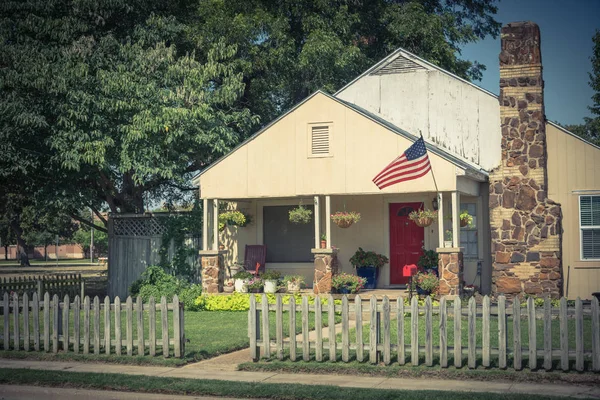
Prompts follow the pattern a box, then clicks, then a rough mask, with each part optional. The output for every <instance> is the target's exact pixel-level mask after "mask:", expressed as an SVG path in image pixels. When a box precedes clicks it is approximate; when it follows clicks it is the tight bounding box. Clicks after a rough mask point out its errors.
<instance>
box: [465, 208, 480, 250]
mask: <svg viewBox="0 0 600 400" xmlns="http://www.w3.org/2000/svg"><path fill="white" fill-rule="evenodd" d="M465 210H466V211H468V213H469V215H471V216H472V217H473V223H472V224H470V225H467V226H463V227H461V228H460V247H462V248H464V252H463V257H464V258H465V259H471V260H477V259H478V258H479V243H478V237H477V203H460V212H461V213H462V212H463V211H465Z"/></svg>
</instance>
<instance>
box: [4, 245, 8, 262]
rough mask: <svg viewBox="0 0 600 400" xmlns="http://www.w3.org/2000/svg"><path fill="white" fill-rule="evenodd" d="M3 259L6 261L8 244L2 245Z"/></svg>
mask: <svg viewBox="0 0 600 400" xmlns="http://www.w3.org/2000/svg"><path fill="white" fill-rule="evenodd" d="M4 259H5V260H6V261H8V245H6V244H5V245H4Z"/></svg>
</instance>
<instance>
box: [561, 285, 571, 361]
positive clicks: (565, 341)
mask: <svg viewBox="0 0 600 400" xmlns="http://www.w3.org/2000/svg"><path fill="white" fill-rule="evenodd" d="M559 312H560V314H559V315H560V366H561V368H562V370H563V371H568V370H569V322H568V320H567V317H568V316H567V313H568V306H567V299H566V298H564V297H563V298H561V299H560V311H559Z"/></svg>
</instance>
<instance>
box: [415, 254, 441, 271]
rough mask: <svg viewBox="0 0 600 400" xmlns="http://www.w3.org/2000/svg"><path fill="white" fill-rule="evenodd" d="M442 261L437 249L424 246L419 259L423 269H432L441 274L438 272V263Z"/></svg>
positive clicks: (418, 262)
mask: <svg viewBox="0 0 600 400" xmlns="http://www.w3.org/2000/svg"><path fill="white" fill-rule="evenodd" d="M439 262H440V257H439V255H438V253H437V252H436V251H435V250H425V248H423V254H422V255H421V257H419V261H417V265H418V266H419V267H420V268H421V269H422V270H423V271H432V272H434V273H435V274H436V275H438V276H439V273H438V265H439Z"/></svg>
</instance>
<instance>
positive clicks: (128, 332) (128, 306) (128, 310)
mask: <svg viewBox="0 0 600 400" xmlns="http://www.w3.org/2000/svg"><path fill="white" fill-rule="evenodd" d="M176 296H177V295H175V297H176ZM176 306H179V300H178V301H175V298H173V321H176V319H179V313H178V312H177V308H178V307H176ZM175 315H177V318H176V317H175ZM125 318H126V320H127V321H126V325H125V338H126V341H127V343H126V346H127V355H128V356H132V355H133V300H131V296H128V297H127V300H126V301H125ZM177 327H178V325H177V324H175V322H174V326H173V329H174V331H175V332H177ZM178 337H179V335H175V343H177V338H178ZM175 347H177V344H175Z"/></svg>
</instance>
